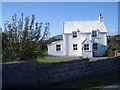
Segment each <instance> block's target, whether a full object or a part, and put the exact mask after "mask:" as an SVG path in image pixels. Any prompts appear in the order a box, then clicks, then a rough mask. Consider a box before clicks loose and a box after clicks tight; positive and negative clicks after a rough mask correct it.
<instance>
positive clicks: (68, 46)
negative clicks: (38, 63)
mask: <svg viewBox="0 0 120 90" xmlns="http://www.w3.org/2000/svg"><path fill="white" fill-rule="evenodd" d="M106 51H107V30H106V27H105V25H104V23H103V18H102V15H101V14H100V16H99V19H98V20H91V21H66V22H64V25H63V40H59V41H55V42H52V43H51V44H49V45H48V54H49V55H53V56H82V57H90V58H92V57H94V56H104V55H106Z"/></svg>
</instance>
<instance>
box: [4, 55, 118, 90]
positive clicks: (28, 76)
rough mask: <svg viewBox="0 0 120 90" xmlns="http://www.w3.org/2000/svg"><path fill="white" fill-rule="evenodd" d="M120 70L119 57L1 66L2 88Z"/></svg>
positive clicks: (42, 84)
mask: <svg viewBox="0 0 120 90" xmlns="http://www.w3.org/2000/svg"><path fill="white" fill-rule="evenodd" d="M118 70H120V57H114V58H108V59H104V60H97V61H89V59H82V60H73V61H68V62H61V63H52V64H39V63H37V62H36V61H35V60H32V61H26V62H21V63H6V64H2V85H3V88H7V87H8V88H10V87H11V88H15V87H40V86H44V85H46V84H51V83H57V82H62V81H66V80H72V79H74V78H77V77H78V78H84V77H89V76H95V75H101V74H105V73H109V72H112V71H118Z"/></svg>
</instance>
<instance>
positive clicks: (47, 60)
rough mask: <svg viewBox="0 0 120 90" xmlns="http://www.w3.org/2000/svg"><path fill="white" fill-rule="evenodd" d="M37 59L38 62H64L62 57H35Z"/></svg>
mask: <svg viewBox="0 0 120 90" xmlns="http://www.w3.org/2000/svg"><path fill="white" fill-rule="evenodd" d="M37 61H38V62H40V63H58V62H65V60H63V59H48V58H40V57H38V58H37Z"/></svg>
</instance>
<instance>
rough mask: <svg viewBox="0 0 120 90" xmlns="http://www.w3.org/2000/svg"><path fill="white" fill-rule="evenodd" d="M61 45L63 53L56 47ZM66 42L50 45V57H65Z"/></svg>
mask: <svg viewBox="0 0 120 90" xmlns="http://www.w3.org/2000/svg"><path fill="white" fill-rule="evenodd" d="M57 44H60V45H61V51H56V45H57ZM64 50H65V49H64V42H63V40H62V41H56V42H55V43H54V44H49V45H48V55H54V56H63V55H64V52H65V51H64Z"/></svg>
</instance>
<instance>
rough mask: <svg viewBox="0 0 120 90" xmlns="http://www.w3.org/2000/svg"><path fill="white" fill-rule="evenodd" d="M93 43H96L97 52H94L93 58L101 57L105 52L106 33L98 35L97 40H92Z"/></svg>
mask: <svg viewBox="0 0 120 90" xmlns="http://www.w3.org/2000/svg"><path fill="white" fill-rule="evenodd" d="M93 43H98V48H97V50H94V55H95V56H103V55H105V54H106V50H107V37H106V33H100V34H99V37H98V38H93Z"/></svg>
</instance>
